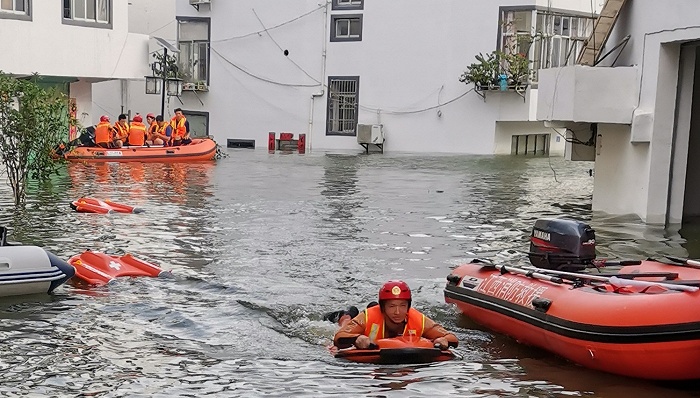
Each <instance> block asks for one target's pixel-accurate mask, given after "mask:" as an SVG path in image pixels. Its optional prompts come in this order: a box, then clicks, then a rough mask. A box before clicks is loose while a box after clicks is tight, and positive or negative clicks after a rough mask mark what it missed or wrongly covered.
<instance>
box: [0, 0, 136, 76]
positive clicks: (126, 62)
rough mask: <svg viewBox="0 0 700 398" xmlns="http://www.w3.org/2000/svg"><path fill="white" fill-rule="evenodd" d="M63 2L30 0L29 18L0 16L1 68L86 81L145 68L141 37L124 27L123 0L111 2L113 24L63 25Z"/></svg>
mask: <svg viewBox="0 0 700 398" xmlns="http://www.w3.org/2000/svg"><path fill="white" fill-rule="evenodd" d="M62 5H63V2H60V1H41V0H34V1H32V7H31V20H30V21H25V20H15V19H4V18H3V19H0V37H1V38H2V40H0V54H2V58H1V59H0V70H2V71H4V72H6V73H11V74H16V75H29V74H32V73H39V74H41V75H47V76H62V77H77V78H84V79H87V80H92V81H94V80H97V79H103V80H104V79H130V78H135V77H138V76H142V75H143V74H144V73H145V69H146V66H145V65H143V64H142V63H141V62H134V60H135V59H138V60H141V59H144V58H145V56H146V42H147V41H146V40H147V38H146V37H145V36H143V35H138V34H132V33H129V31H128V22H127V21H128V15H127V13H128V10H127V1H126V0H114V1H112V7H113V11H112V12H113V14H112V28H111V29H101V28H91V27H84V26H72V25H65V24H63V22H62V15H63V8H62Z"/></svg>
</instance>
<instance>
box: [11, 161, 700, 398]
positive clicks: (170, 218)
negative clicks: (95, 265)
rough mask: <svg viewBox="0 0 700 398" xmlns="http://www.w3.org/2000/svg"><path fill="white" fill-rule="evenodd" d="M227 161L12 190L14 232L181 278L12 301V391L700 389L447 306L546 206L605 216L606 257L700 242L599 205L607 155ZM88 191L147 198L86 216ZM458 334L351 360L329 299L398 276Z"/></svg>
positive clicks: (511, 253)
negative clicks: (601, 362)
mask: <svg viewBox="0 0 700 398" xmlns="http://www.w3.org/2000/svg"><path fill="white" fill-rule="evenodd" d="M227 153H228V154H229V157H227V158H224V159H222V160H219V161H218V162H217V163H198V164H112V163H110V164H105V163H102V164H68V165H66V166H65V168H64V169H63V170H62V172H61V173H60V174H59V175H58V176H56V177H55V178H54V180H53V181H52V183H51V184H47V185H42V186H37V185H32V186H31V187H30V189H29V198H28V203H27V206H26V210H24V211H21V212H16V211H15V210H14V208H13V207H12V205H11V204H12V199H11V198H12V195H11V192H10V191H9V188H8V187H7V186H5V185H3V186H2V187H1V188H0V203H2V205H3V206H2V209H1V210H0V223H2V224H4V225H7V226H8V227H9V228H10V229H11V232H10V239H11V240H16V241H21V242H23V243H28V244H29V243H31V244H36V245H39V246H42V247H44V248H46V249H48V250H51V251H53V252H54V253H55V254H57V255H59V256H60V257H63V258H66V259H67V258H68V257H70V256H72V255H75V254H77V253H80V252H82V251H84V250H85V249H88V248H89V249H93V250H96V251H103V252H107V253H110V254H123V253H127V252H128V253H133V254H134V255H136V256H138V257H142V258H144V259H147V260H150V261H153V262H155V263H158V264H160V265H161V266H162V267H163V268H165V269H168V270H172V277H167V278H157V279H149V278H141V279H131V280H128V279H127V280H120V281H118V282H117V283H115V284H111V285H109V286H107V287H101V288H81V287H76V286H73V285H65V286H62V287H60V288H59V289H57V291H56V293H55V294H54V295H52V296H48V295H42V296H31V297H29V298H26V297H25V298H10V299H3V300H1V301H0V318H1V319H2V322H1V323H0V340H1V341H2V346H3V349H2V350H0V371H1V375H0V396H18V395H22V396H37V397H39V396H86V395H89V396H105V397H135V396H143V397H146V396H149V397H150V396H155V397H173V396H205V395H208V394H209V395H212V396H221V397H229V396H246V397H249V396H250V397H254V396H270V397H275V396H277V397H288V396H295V397H296V396H309V397H319V396H344V397H348V396H371V397H407V396H412V397H437V396H441V397H442V396H455V397H457V396H459V397H569V396H596V397H660V396H665V397H698V396H700V385H697V384H695V385H693V384H691V385H688V384H683V385H678V384H675V385H667V384H659V383H651V382H646V381H640V380H633V379H628V378H624V377H619V376H613V375H608V374H604V373H599V372H594V371H589V370H586V369H583V368H581V367H579V366H576V365H574V364H571V363H569V362H567V361H565V360H563V359H560V358H558V357H556V356H553V355H551V354H548V353H546V352H544V351H542V350H538V349H534V348H529V347H524V346H521V345H519V344H517V343H516V342H515V341H514V340H512V339H509V338H507V337H504V336H501V335H494V334H493V333H490V332H489V331H487V330H484V329H482V328H481V327H479V326H478V325H475V324H473V323H471V322H470V321H469V320H468V319H466V318H464V317H462V316H459V315H458V313H457V310H456V309H455V308H453V307H451V306H449V305H447V304H445V301H444V296H443V288H444V286H445V277H446V276H447V275H448V274H449V273H450V270H451V269H452V268H453V267H455V266H457V265H459V264H461V263H463V262H465V261H467V260H468V259H469V258H473V257H482V258H488V259H491V260H493V261H499V262H503V263H521V262H523V261H524V259H525V257H524V255H523V252H526V251H527V250H528V234H529V233H530V230H531V228H532V225H533V223H534V221H535V220H536V219H537V218H540V217H557V216H565V215H566V216H572V217H576V218H579V219H583V220H586V221H588V222H590V223H591V225H592V226H593V227H594V229H595V230H596V234H597V238H598V252H599V256H601V257H613V258H626V259H628V258H632V259H641V258H646V257H647V256H651V255H658V253H662V254H669V255H675V256H679V257H686V256H688V255H690V256H693V257H700V242H699V241H700V239H699V238H700V231H698V230H682V231H680V233H679V232H675V231H668V230H664V229H663V228H661V227H652V226H646V225H644V224H642V223H640V222H639V221H638V220H637V219H636V218H634V217H618V218H612V217H609V216H605V215H599V214H594V213H592V212H591V207H590V203H591V195H592V189H593V178H592V177H590V176H589V169H590V168H591V167H593V164H592V163H587V162H574V163H572V162H565V161H564V160H563V159H561V158H551V159H548V158H525V157H494V156H447V155H435V156H430V155H401V154H384V155H379V154H377V155H375V154H373V155H370V156H366V155H357V154H354V153H345V154H330V153H322V152H313V153H309V154H306V155H298V154H282V153H279V152H278V153H276V154H268V153H267V152H265V151H254V150H229V151H228V152H227ZM80 196H93V197H97V198H100V199H112V200H114V201H117V202H123V203H127V204H131V205H136V206H139V207H142V208H144V209H145V212H144V213H142V214H109V215H95V214H78V213H75V212H74V211H73V210H71V209H70V207H69V205H68V204H69V202H70V201H72V200H75V199H77V198H78V197H80ZM398 278H401V279H404V280H405V281H406V282H408V284H409V285H410V286H411V288H412V290H413V293H414V299H413V305H414V306H415V307H416V308H418V309H419V310H421V311H423V312H424V313H425V314H426V315H428V316H429V317H431V318H433V319H435V320H437V321H438V322H440V323H442V324H443V325H444V326H445V327H446V328H447V329H449V330H451V331H453V332H455V334H456V335H457V336H458V337H459V339H460V347H459V348H458V349H457V350H456V351H457V352H458V353H459V355H460V356H461V357H462V358H461V359H460V360H457V361H450V362H443V363H438V364H433V365H422V366H410V367H402V366H389V367H378V366H373V365H360V364H353V363H348V362H343V361H340V360H336V359H334V358H333V357H331V356H330V355H329V353H328V351H327V350H326V348H325V345H326V344H328V343H329V342H330V340H331V338H332V336H333V333H334V330H335V328H334V325H333V324H331V323H329V322H325V321H323V320H321V317H322V315H323V313H325V312H327V311H332V310H336V309H339V308H344V307H346V306H348V305H356V306H358V307H362V308H363V307H364V306H365V304H366V303H367V302H369V301H371V300H374V299H376V294H377V291H378V289H379V286H380V285H381V284H382V283H383V282H385V281H386V280H389V279H398Z"/></svg>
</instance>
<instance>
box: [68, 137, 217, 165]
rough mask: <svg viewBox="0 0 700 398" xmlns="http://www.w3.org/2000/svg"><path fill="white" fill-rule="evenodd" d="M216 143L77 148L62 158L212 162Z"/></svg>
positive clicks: (110, 160)
mask: <svg viewBox="0 0 700 398" xmlns="http://www.w3.org/2000/svg"><path fill="white" fill-rule="evenodd" d="M215 156H216V142H215V141H214V140H211V139H208V138H195V139H193V140H192V143H191V144H188V145H180V146H162V145H151V146H125V147H122V148H110V149H105V148H100V147H94V146H92V147H91V146H79V147H76V148H73V149H71V150H70V151H69V152H67V153H65V154H64V155H63V157H65V158H66V159H67V160H69V161H72V162H76V161H77V162H194V161H204V160H213V159H214V157H215Z"/></svg>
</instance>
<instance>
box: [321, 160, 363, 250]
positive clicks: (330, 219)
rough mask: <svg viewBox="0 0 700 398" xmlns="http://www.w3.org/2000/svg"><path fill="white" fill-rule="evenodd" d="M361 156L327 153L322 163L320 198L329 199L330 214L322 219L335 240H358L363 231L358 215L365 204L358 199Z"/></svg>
mask: <svg viewBox="0 0 700 398" xmlns="http://www.w3.org/2000/svg"><path fill="white" fill-rule="evenodd" d="M359 161H360V156H358V155H339V154H326V155H325V157H324V162H323V179H322V181H321V188H322V190H321V195H323V196H324V197H325V198H326V199H327V201H328V202H327V204H328V207H329V209H330V212H329V213H328V214H327V216H326V217H324V218H323V219H322V221H323V228H325V229H327V231H328V235H329V236H330V237H331V238H333V239H340V240H343V239H355V238H356V237H357V234H358V233H359V232H360V231H361V229H360V227H359V226H358V225H357V223H358V220H357V218H356V214H357V212H358V210H359V209H360V207H361V206H362V205H363V203H362V201H363V198H362V197H361V196H358V195H357V194H358V187H357V184H358V176H357V174H358V167H359V164H358V163H359Z"/></svg>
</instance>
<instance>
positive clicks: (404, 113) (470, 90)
mask: <svg viewBox="0 0 700 398" xmlns="http://www.w3.org/2000/svg"><path fill="white" fill-rule="evenodd" d="M472 91H474V88H473V87H472V88H470V89H469V90H467V91H465V92H464V93H462V94H460V95H459V96H457V97H455V98H453V99H451V100H449V101H447V102H444V103H442V104H438V105H434V106H431V107H428V108H423V109H415V110H410V111H385V110H382V109H381V108H370V107H366V106H362V105H360V108H362V109H364V110H368V111H375V112H377V111H378V112H382V113H386V114H390V115H408V114H411V113H421V112H425V111H429V110H433V109H437V108H439V107H441V106H445V105H447V104H450V103H452V102H455V101H457V100H458V99H460V98H462V97H464V96H465V95H467V94H469V93H470V92H472Z"/></svg>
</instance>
